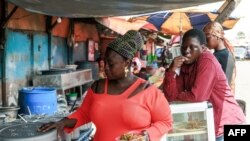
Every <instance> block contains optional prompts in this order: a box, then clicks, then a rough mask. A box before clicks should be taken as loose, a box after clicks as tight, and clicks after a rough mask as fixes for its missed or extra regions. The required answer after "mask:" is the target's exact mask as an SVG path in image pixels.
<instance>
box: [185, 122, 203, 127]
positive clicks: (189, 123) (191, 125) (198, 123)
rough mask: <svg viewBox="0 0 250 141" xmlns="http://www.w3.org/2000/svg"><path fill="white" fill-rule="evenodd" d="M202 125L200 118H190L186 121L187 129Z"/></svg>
mask: <svg viewBox="0 0 250 141" xmlns="http://www.w3.org/2000/svg"><path fill="white" fill-rule="evenodd" d="M202 125H203V122H202V121H200V120H191V121H188V123H187V125H186V128H187V129H199V128H200V127H201V126H202Z"/></svg>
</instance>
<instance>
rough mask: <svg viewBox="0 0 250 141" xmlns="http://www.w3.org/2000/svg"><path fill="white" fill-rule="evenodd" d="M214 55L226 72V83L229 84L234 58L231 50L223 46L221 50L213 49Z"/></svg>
mask: <svg viewBox="0 0 250 141" xmlns="http://www.w3.org/2000/svg"><path fill="white" fill-rule="evenodd" d="M214 56H215V57H216V58H217V60H218V61H219V63H220V64H221V67H222V69H223V71H224V73H225V74H226V77H227V80H228V84H229V85H230V84H231V80H232V74H233V70H234V67H235V60H234V57H233V55H232V53H231V52H229V51H228V50H227V48H224V49H222V50H215V52H214Z"/></svg>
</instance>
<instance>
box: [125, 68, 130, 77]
mask: <svg viewBox="0 0 250 141" xmlns="http://www.w3.org/2000/svg"><path fill="white" fill-rule="evenodd" d="M124 72H125V77H127V76H128V72H129V70H128V67H125V69H124Z"/></svg>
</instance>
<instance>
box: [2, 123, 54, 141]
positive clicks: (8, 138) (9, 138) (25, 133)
mask: <svg viewBox="0 0 250 141" xmlns="http://www.w3.org/2000/svg"><path fill="white" fill-rule="evenodd" d="M42 124H43V123H23V124H16V125H11V126H8V127H5V128H3V129H1V130H0V140H1V141H53V140H56V130H55V129H54V130H51V131H48V132H38V131H37V129H38V128H39V127H40V126H41V125H42Z"/></svg>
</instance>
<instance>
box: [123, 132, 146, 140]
mask: <svg viewBox="0 0 250 141" xmlns="http://www.w3.org/2000/svg"><path fill="white" fill-rule="evenodd" d="M120 141H145V139H144V137H143V135H140V134H135V133H126V134H123V135H121V137H120Z"/></svg>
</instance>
